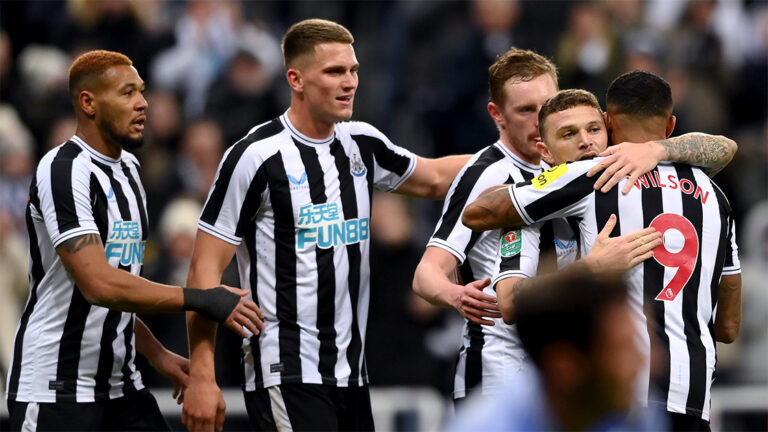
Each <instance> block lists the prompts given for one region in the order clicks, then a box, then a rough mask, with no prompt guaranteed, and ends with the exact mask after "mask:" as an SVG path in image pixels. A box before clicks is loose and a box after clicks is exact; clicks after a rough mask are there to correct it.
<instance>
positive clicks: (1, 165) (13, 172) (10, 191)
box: [0, 105, 34, 235]
mask: <svg viewBox="0 0 768 432" xmlns="http://www.w3.org/2000/svg"><path fill="white" fill-rule="evenodd" d="M33 146H34V140H33V138H32V134H30V132H29V130H28V129H27V128H26V126H24V124H23V123H21V120H20V119H19V116H18V114H17V113H16V110H14V109H13V108H12V107H10V106H9V105H0V217H2V218H3V219H4V223H5V225H6V226H5V228H6V229H7V230H10V231H11V232H19V233H24V235H26V228H25V227H26V219H25V214H24V212H25V210H26V204H27V197H28V196H29V184H30V182H31V181H32V170H33V167H34V154H33V153H32V150H33Z"/></svg>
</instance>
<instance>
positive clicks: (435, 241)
mask: <svg viewBox="0 0 768 432" xmlns="http://www.w3.org/2000/svg"><path fill="white" fill-rule="evenodd" d="M430 246H434V247H438V248H440V249H443V250H445V251H448V252H449V253H450V254H451V255H453V256H454V257H456V259H457V260H459V265H461V264H462V263H463V262H464V260H465V259H467V256H466V255H464V253H463V252H462V251H461V250H460V249H459V248H457V247H455V246H453V245H452V244H450V243H448V242H447V241H445V240H443V239H439V238H432V239H430V240H429V243H427V247H430Z"/></svg>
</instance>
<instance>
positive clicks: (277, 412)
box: [267, 386, 293, 432]
mask: <svg viewBox="0 0 768 432" xmlns="http://www.w3.org/2000/svg"><path fill="white" fill-rule="evenodd" d="M267 390H268V391H269V402H270V404H271V405H272V418H273V419H274V420H275V427H276V428H277V430H278V432H292V431H293V427H292V426H291V419H289V418H288V409H287V408H286V407H285V399H283V392H282V391H280V386H272V387H269V388H268V389H267Z"/></svg>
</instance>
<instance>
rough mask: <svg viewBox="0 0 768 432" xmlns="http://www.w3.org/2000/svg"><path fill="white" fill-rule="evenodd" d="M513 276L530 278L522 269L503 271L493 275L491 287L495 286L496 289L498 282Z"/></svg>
mask: <svg viewBox="0 0 768 432" xmlns="http://www.w3.org/2000/svg"><path fill="white" fill-rule="evenodd" d="M513 277H519V278H523V279H526V278H529V277H530V276H529V275H527V274H525V273H524V272H523V271H521V270H509V271H505V272H501V273H499V274H497V275H495V276H494V277H493V279H491V288H493V290H494V291H496V284H497V283H499V282H501V281H503V280H504V279H509V278H513Z"/></svg>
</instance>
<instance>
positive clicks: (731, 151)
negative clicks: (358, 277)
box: [722, 137, 739, 162]
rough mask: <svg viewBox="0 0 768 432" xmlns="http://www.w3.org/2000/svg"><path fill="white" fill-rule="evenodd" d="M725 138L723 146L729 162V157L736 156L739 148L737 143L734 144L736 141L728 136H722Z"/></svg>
mask: <svg viewBox="0 0 768 432" xmlns="http://www.w3.org/2000/svg"><path fill="white" fill-rule="evenodd" d="M722 138H723V139H724V140H725V147H726V150H727V151H728V161H729V162H730V161H731V159H733V157H734V156H736V151H738V150H739V145H738V144H736V141H734V140H732V139H730V138H728V137H722Z"/></svg>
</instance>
